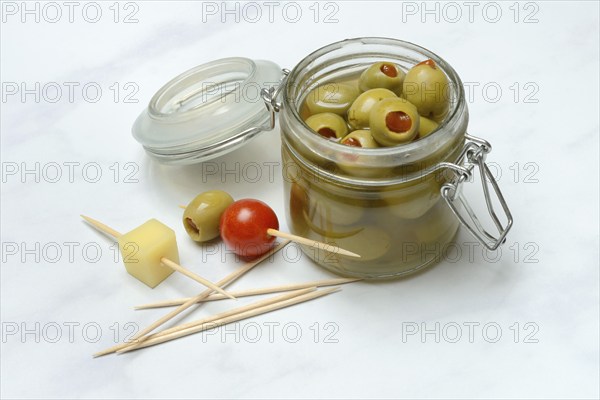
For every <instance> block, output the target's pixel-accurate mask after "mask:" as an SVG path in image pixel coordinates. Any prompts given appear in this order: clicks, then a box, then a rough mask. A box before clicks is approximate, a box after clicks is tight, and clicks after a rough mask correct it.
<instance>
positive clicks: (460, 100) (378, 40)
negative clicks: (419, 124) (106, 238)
mask: <svg viewBox="0 0 600 400" xmlns="http://www.w3.org/2000/svg"><path fill="white" fill-rule="evenodd" d="M369 44H372V45H390V46H397V47H401V48H405V49H407V50H412V51H415V52H416V53H419V54H420V55H423V56H425V57H427V58H430V59H432V60H433V61H434V62H435V63H436V64H437V65H438V66H440V67H441V69H442V70H443V71H444V72H445V73H446V75H448V77H449V78H450V82H451V83H452V84H453V85H455V87H456V88H457V91H458V93H457V96H456V98H457V101H456V102H454V103H452V104H451V106H452V108H451V110H450V111H449V112H448V115H447V116H446V117H445V118H444V119H443V120H442V122H441V123H440V124H439V126H438V128H437V129H436V130H435V131H434V132H432V133H431V134H429V135H428V136H426V137H424V138H421V139H419V140H417V141H414V142H411V143H406V144H402V145H400V146H393V147H379V148H375V149H370V148H360V147H351V150H349V149H348V147H349V146H345V145H343V144H340V143H338V142H336V141H332V140H329V139H326V138H322V137H317V140H319V145H321V146H323V147H324V148H327V149H328V150H330V151H336V150H337V151H339V150H340V148H341V147H343V148H344V151H346V152H348V151H351V152H352V154H356V155H359V156H361V155H362V156H373V155H377V156H391V155H396V154H398V153H411V152H415V151H417V150H418V149H422V148H423V147H428V146H430V145H431V144H432V143H433V142H435V141H436V140H437V139H438V138H439V137H440V136H441V135H442V134H443V132H444V128H447V127H448V126H449V125H450V124H451V123H455V122H456V118H457V116H459V115H460V114H461V110H462V109H463V108H464V107H465V99H464V97H465V96H464V87H463V84H462V81H461V79H460V77H459V76H458V73H457V72H456V71H455V70H454V68H452V66H451V65H450V64H449V63H448V62H446V61H445V60H444V59H443V58H441V57H440V56H438V55H437V54H435V53H433V52H432V51H430V50H428V49H426V48H424V47H422V46H419V45H417V44H414V43H412V42H408V41H404V40H400V39H393V38H386V37H361V38H352V39H345V40H341V41H338V42H334V43H331V44H328V45H326V46H323V47H321V48H320V49H317V50H315V51H313V52H312V53H310V54H309V55H307V56H306V57H305V58H303V59H302V60H301V61H300V62H299V63H298V64H296V66H295V67H294V69H293V70H292V71H291V72H290V75H289V77H288V86H287V87H286V90H284V91H283V104H284V108H285V109H286V110H288V111H290V112H291V115H292V116H293V117H294V119H295V120H296V121H297V122H298V123H299V124H300V125H301V126H302V128H303V135H310V136H309V137H315V136H318V135H315V134H314V132H313V131H312V130H311V129H310V128H309V127H308V125H306V123H305V122H304V120H303V119H302V117H301V116H300V113H299V108H298V107H293V103H294V101H295V100H294V99H293V98H292V90H293V85H289V83H290V82H296V80H297V79H298V77H299V76H300V75H301V74H302V73H303V70H304V69H306V68H307V67H309V66H311V65H312V64H313V63H314V62H315V61H316V60H317V59H318V58H319V57H321V56H323V55H325V54H329V53H331V52H333V51H335V50H339V49H342V48H343V47H347V46H353V45H369ZM357 54H358V53H357ZM415 61H416V60H415ZM421 61H422V60H421Z"/></svg>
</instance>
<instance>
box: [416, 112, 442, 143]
mask: <svg viewBox="0 0 600 400" xmlns="http://www.w3.org/2000/svg"><path fill="white" fill-rule="evenodd" d="M438 126H439V124H438V123H437V122H435V121H432V120H430V119H429V118H425V117H421V118H419V134H418V136H419V139H421V138H424V137H425V136H428V135H429V134H430V133H431V132H433V131H435V130H436V129H437V128H438Z"/></svg>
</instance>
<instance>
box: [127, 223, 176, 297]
mask: <svg viewBox="0 0 600 400" xmlns="http://www.w3.org/2000/svg"><path fill="white" fill-rule="evenodd" d="M118 240H119V250H121V257H122V258H123V263H125V269H127V272H129V274H130V275H132V276H134V277H135V278H137V279H139V280H140V281H142V282H143V283H145V284H146V285H148V286H150V287H151V288H154V287H155V286H156V285H158V284H159V283H161V282H162V281H164V280H165V279H167V277H168V276H169V275H171V274H172V273H173V270H172V269H171V268H169V267H167V266H166V265H163V264H161V262H160V260H161V258H163V257H165V258H168V259H169V260H171V261H174V262H176V263H177V264H179V252H178V251H177V240H176V239H175V232H173V230H172V229H171V228H169V227H168V226H166V225H165V224H163V223H162V222H160V221H157V220H155V219H151V220H149V221H147V222H146V223H144V224H143V225H140V226H138V227H137V228H135V229H134V230H132V231H131V232H128V233H126V234H124V235H122V236H120V237H119V239H118Z"/></svg>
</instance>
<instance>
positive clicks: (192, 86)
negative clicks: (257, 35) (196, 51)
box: [132, 57, 284, 164]
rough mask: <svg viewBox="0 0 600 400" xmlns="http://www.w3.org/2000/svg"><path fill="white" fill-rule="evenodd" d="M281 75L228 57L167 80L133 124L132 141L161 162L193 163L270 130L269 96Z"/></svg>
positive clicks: (274, 68) (263, 64) (268, 66)
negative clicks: (133, 139)
mask: <svg viewBox="0 0 600 400" xmlns="http://www.w3.org/2000/svg"><path fill="white" fill-rule="evenodd" d="M283 77H284V72H283V71H282V70H281V68H280V67H279V66H278V65H277V64H275V63H273V62H271V61H263V60H250V59H247V58H240V57H233V58H224V59H220V60H216V61H212V62H209V63H206V64H202V65H199V66H197V67H194V68H192V69H190V70H188V71H186V72H184V73H182V74H180V75H179V76H177V77H175V78H173V79H172V80H171V81H169V82H167V83H166V84H165V85H164V86H163V87H162V88H160V89H159V90H158V92H156V94H155V95H154V96H153V97H152V99H151V100H150V103H149V104H148V107H147V108H146V109H145V110H144V111H143V112H142V113H141V114H140V116H139V117H138V118H137V120H136V121H135V123H134V124H133V128H132V133H133V136H134V138H135V139H136V140H137V141H138V142H139V143H140V144H141V145H142V146H143V147H144V149H145V150H146V152H147V153H148V154H149V155H150V156H152V157H153V158H155V159H157V160H158V161H160V162H162V163H165V164H193V163H198V162H202V161H206V160H209V159H212V158H215V157H218V156H220V155H222V154H225V153H228V152H230V151H233V150H235V149H237V148H238V147H240V146H241V145H243V144H244V143H246V142H247V141H248V140H251V139H252V138H254V137H256V136H257V135H258V134H259V133H261V132H263V131H267V130H271V129H273V126H274V123H275V119H274V118H275V116H274V110H273V108H272V107H271V103H270V101H269V100H270V97H269V94H272V93H273V91H274V88H275V87H277V86H278V85H279V84H280V82H281V80H282V79H283Z"/></svg>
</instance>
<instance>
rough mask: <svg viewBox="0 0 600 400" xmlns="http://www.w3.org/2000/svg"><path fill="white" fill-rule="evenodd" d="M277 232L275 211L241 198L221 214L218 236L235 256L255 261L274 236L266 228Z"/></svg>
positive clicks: (277, 223) (251, 200) (270, 244)
mask: <svg viewBox="0 0 600 400" xmlns="http://www.w3.org/2000/svg"><path fill="white" fill-rule="evenodd" d="M269 228H272V229H279V221H278V220H277V215H275V212H274V211H273V210H272V209H271V207H269V206H268V205H266V204H265V203H263V202H262V201H260V200H254V199H242V200H238V201H236V202H234V203H233V204H231V205H230V206H229V207H227V209H225V212H224V213H223V215H221V237H222V238H223V241H224V242H225V244H226V245H227V247H228V248H229V249H230V250H232V251H233V252H235V253H236V254H238V255H240V256H242V257H247V258H256V257H258V256H260V255H262V254H264V253H266V252H267V251H269V249H270V248H271V246H272V245H273V241H274V240H275V236H271V235H269V234H268V233H267V229H269Z"/></svg>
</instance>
